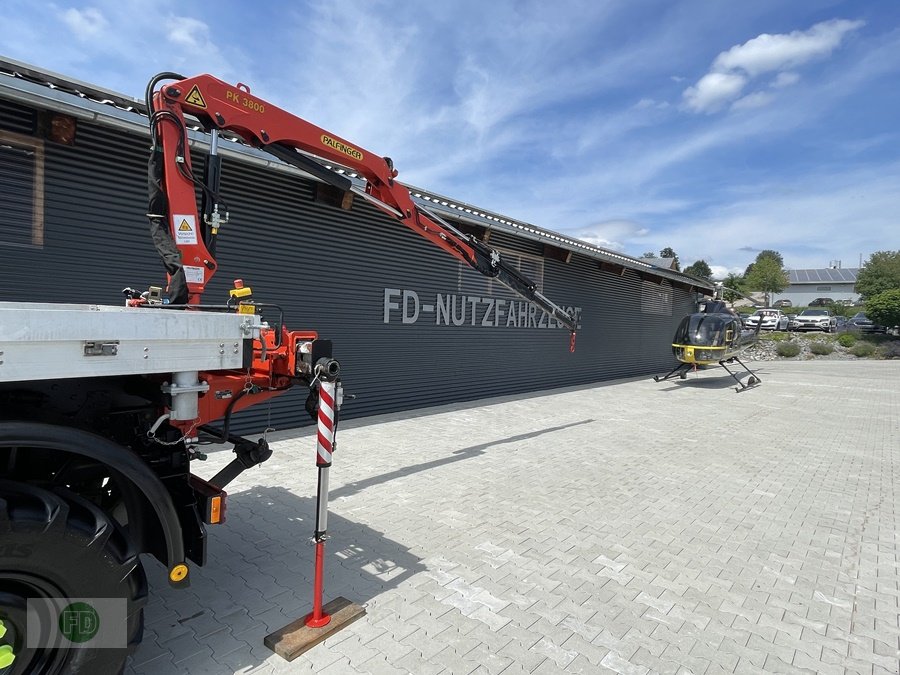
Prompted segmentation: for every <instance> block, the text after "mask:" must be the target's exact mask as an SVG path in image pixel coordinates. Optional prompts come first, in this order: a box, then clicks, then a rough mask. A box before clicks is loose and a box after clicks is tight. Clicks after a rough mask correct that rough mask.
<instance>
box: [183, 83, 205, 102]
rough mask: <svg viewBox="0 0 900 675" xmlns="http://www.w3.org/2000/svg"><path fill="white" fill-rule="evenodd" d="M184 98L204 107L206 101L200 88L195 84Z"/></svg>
mask: <svg viewBox="0 0 900 675" xmlns="http://www.w3.org/2000/svg"><path fill="white" fill-rule="evenodd" d="M184 100H185V101H187V102H188V103H190V104H191V105H195V106H197V107H198V108H205V107H206V101H204V100H203V94H201V93H200V89H199V88H198V87H197V85H196V84H195V85H194V86H193V87H192V88H191V90H190V91H189V92H188V95H187V96H185V97H184Z"/></svg>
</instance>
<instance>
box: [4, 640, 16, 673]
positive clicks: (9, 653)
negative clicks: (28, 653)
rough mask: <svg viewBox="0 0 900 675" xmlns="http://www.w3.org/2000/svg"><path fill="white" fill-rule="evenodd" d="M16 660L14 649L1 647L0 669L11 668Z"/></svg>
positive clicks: (7, 646) (8, 646) (5, 646)
mask: <svg viewBox="0 0 900 675" xmlns="http://www.w3.org/2000/svg"><path fill="white" fill-rule="evenodd" d="M15 660H16V655H15V654H13V648H12V647H11V646H10V645H3V646H2V647H0V669H3V668H9V667H10V666H11V665H12V664H13V661H15Z"/></svg>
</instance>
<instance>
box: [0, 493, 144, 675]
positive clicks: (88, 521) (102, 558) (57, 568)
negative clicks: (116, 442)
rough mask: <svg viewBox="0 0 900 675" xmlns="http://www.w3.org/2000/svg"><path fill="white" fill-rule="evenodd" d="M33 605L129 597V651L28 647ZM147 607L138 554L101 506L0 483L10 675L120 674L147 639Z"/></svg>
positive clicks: (2, 608)
mask: <svg viewBox="0 0 900 675" xmlns="http://www.w3.org/2000/svg"><path fill="white" fill-rule="evenodd" d="M32 598H35V599H38V598H80V599H83V600H85V601H88V603H89V601H90V599H91V598H124V599H125V603H126V604H125V607H126V615H127V619H126V627H125V636H126V640H127V645H123V647H122V648H115V649H99V648H97V647H83V648H82V647H77V646H72V645H73V642H69V641H68V640H66V639H65V638H62V642H63V643H65V645H66V646H65V647H60V648H58V649H51V648H45V647H34V646H28V645H26V627H27V612H26V610H27V606H28V600H29V599H32ZM146 601H147V579H146V576H145V575H144V569H143V567H142V565H141V562H140V559H139V558H138V554H137V553H136V552H135V550H134V547H133V546H132V545H131V543H130V542H129V540H128V537H127V536H126V535H125V534H124V532H123V530H122V528H121V527H120V526H119V525H118V524H117V523H116V522H115V521H113V520H112V519H110V518H108V517H107V516H106V514H104V513H103V511H101V510H100V509H99V508H97V506H95V505H94V504H93V503H91V502H89V501H87V500H86V499H83V498H82V497H79V496H78V495H75V494H73V493H71V492H68V491H67V490H64V489H62V488H57V489H54V490H53V491H52V492H51V491H49V490H45V489H41V488H37V487H34V486H31V485H26V484H24V483H18V482H14V481H9V480H0V621H2V624H3V626H2V628H0V633H4V635H2V636H0V645H8V646H9V647H11V649H7V650H6V652H7V655H8V654H9V653H11V654H12V655H14V657H15V659H14V661H13V662H12V664H11V666H12V670H11V671H10V673H11V675H19V674H20V673H22V674H24V673H29V674H30V673H39V674H41V675H44V674H45V673H46V674H48V675H49V674H55V673H66V674H68V673H78V674H87V673H91V674H94V673H97V674H99V673H120V672H121V671H122V668H123V667H124V665H125V659H126V657H127V656H128V654H129V653H130V652H131V651H133V650H134V648H135V647H136V646H137V645H138V643H139V642H140V640H141V636H142V634H143V630H144V618H143V607H144V604H145V603H146ZM102 619H103V617H102V615H101V616H100V620H101V622H102ZM44 630H46V627H44ZM57 634H58V631H57ZM0 649H3V647H0ZM8 658H9V657H8V656H7V659H8Z"/></svg>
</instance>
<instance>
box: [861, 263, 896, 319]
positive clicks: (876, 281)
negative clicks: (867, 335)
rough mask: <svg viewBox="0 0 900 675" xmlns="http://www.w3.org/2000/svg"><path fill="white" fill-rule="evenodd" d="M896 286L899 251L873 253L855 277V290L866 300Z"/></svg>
mask: <svg viewBox="0 0 900 675" xmlns="http://www.w3.org/2000/svg"><path fill="white" fill-rule="evenodd" d="M896 288H900V251H878V252H877V253H873V254H872V255H871V256H869V259H868V260H867V261H866V264H865V266H863V268H862V269H861V270H860V271H859V274H858V275H857V277H856V292H857V293H859V295H860V296H861V297H862V299H863V300H868V299H869V298H873V297H875V296H876V295H878V294H880V293H883V292H884V291H891V290H894V289H896ZM873 320H874V319H873Z"/></svg>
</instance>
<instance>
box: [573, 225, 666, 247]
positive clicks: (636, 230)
mask: <svg viewBox="0 0 900 675" xmlns="http://www.w3.org/2000/svg"><path fill="white" fill-rule="evenodd" d="M649 232H650V231H649V230H648V229H647V228H646V227H643V226H641V224H640V223H637V222H635V221H633V220H608V221H605V222H602V223H597V224H596V225H592V226H591V227H588V228H586V229H584V230H581V231H580V232H576V233H575V234H574V235H573V236H575V237H577V238H578V239H581V240H582V241H586V242H587V243H589V244H593V245H594V246H600V247H602V248H608V249H612V250H614V251H624V250H625V246H626V242H631V241H634V240H635V239H640V238H642V237H645V236H647V235H648V234H649Z"/></svg>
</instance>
